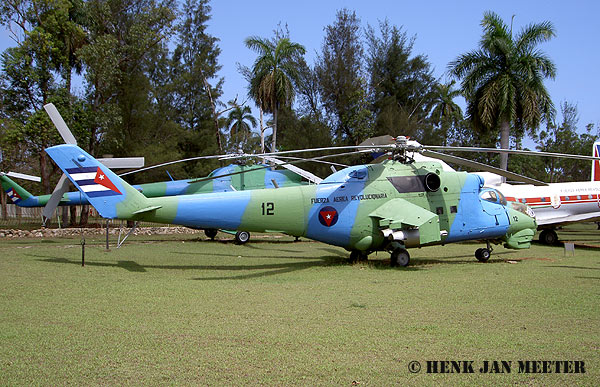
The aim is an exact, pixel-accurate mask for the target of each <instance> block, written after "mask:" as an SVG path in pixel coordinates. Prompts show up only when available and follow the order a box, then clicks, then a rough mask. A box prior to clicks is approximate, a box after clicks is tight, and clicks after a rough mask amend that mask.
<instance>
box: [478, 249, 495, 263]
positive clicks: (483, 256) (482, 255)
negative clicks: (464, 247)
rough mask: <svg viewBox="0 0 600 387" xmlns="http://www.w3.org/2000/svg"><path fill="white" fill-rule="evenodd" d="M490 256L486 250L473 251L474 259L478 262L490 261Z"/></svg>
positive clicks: (489, 252) (490, 253)
mask: <svg viewBox="0 0 600 387" xmlns="http://www.w3.org/2000/svg"><path fill="white" fill-rule="evenodd" d="M490 255H492V252H491V251H490V250H488V249H486V248H481V249H477V250H475V258H477V260H478V261H479V262H487V261H488V260H489V259H490Z"/></svg>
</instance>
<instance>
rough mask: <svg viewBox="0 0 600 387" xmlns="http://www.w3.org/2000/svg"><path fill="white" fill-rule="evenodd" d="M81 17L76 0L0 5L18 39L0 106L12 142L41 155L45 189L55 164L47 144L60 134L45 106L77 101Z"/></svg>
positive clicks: (6, 57) (6, 56)
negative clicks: (74, 77) (73, 74)
mask: <svg viewBox="0 0 600 387" xmlns="http://www.w3.org/2000/svg"><path fill="white" fill-rule="evenodd" d="M81 20H82V17H81V2H80V1H78V0H73V1H69V0H55V1H50V0H30V1H8V2H5V3H3V5H2V6H1V7H0V21H1V22H2V24H3V25H5V26H7V27H8V28H9V30H10V31H11V34H12V37H13V39H14V40H15V41H16V42H17V46H16V47H11V48H9V49H7V50H6V51H5V52H4V53H3V55H2V70H3V73H2V77H1V79H0V89H1V92H0V99H1V103H0V106H1V109H2V115H3V117H5V119H6V120H9V121H12V122H11V124H10V125H8V126H9V127H10V128H11V130H10V131H8V132H7V133H6V136H7V137H8V138H9V139H10V141H9V142H10V143H12V144H13V145H14V146H16V145H17V143H26V144H27V145H28V146H27V151H28V152H30V153H29V155H31V156H34V157H38V158H39V173H40V175H41V177H42V185H43V187H44V192H46V193H49V192H50V191H51V190H52V184H51V181H50V178H51V175H52V174H51V172H50V168H52V167H49V164H48V158H47V156H46V153H45V152H44V149H45V148H47V147H49V146H51V145H54V144H56V143H58V142H59V141H60V140H59V139H60V137H59V136H58V133H57V132H56V129H55V128H54V126H53V125H52V124H51V122H50V120H49V119H48V117H47V116H46V114H45V113H43V110H42V107H43V105H45V104H46V103H49V102H54V103H57V104H58V105H63V106H67V107H68V108H70V106H71V104H72V102H73V100H74V98H73V97H72V96H71V92H70V88H71V72H72V69H73V68H76V69H80V64H79V62H78V60H77V59H76V56H75V52H76V50H77V48H78V47H81V45H83V44H84V34H83V29H82V27H81V25H80V24H79V23H80V22H81ZM59 101H60V102H59ZM69 110H70V109H69ZM67 113H70V111H69V112H67Z"/></svg>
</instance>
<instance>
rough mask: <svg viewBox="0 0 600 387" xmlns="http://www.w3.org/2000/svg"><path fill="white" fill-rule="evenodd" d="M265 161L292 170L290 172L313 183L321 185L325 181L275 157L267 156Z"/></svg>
mask: <svg viewBox="0 0 600 387" xmlns="http://www.w3.org/2000/svg"><path fill="white" fill-rule="evenodd" d="M265 160H268V161H270V162H272V163H275V164H277V165H280V166H282V167H284V168H285V169H287V170H290V171H292V172H294V173H295V174H297V175H300V176H302V177H303V178H305V179H306V180H308V181H310V182H311V183H315V184H319V183H320V182H321V181H323V179H321V178H320V177H318V176H317V175H315V174H313V173H310V172H308V171H305V170H304V169H302V168H298V167H297V166H295V165H293V164H289V163H287V162H285V161H281V160H279V159H276V158H275V157H271V156H265Z"/></svg>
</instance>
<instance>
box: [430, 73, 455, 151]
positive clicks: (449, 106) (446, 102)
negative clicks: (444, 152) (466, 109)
mask: <svg viewBox="0 0 600 387" xmlns="http://www.w3.org/2000/svg"><path fill="white" fill-rule="evenodd" d="M454 84H455V81H451V82H450V83H447V84H441V83H438V84H436V85H435V88H434V95H433V97H434V99H433V101H432V108H433V109H432V111H431V121H432V122H433V123H434V124H435V125H437V126H439V128H440V130H441V143H442V145H448V137H449V130H450V129H451V128H456V127H458V126H459V125H460V123H461V121H462V119H463V115H462V109H461V108H460V106H458V105H457V104H456V102H454V98H456V97H458V96H459V95H460V90H457V89H454V88H453V86H454Z"/></svg>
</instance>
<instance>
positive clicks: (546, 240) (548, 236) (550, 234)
mask: <svg viewBox="0 0 600 387" xmlns="http://www.w3.org/2000/svg"><path fill="white" fill-rule="evenodd" d="M540 242H542V243H543V244H545V245H555V244H556V242H558V235H557V234H556V231H554V230H544V231H542V232H541V233H540Z"/></svg>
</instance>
